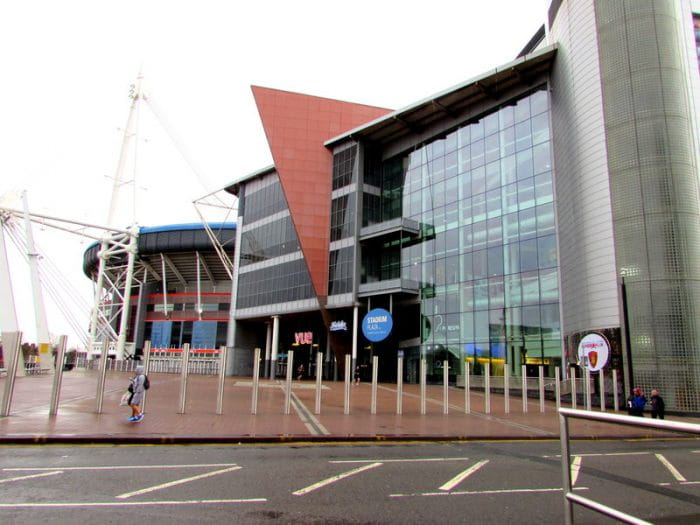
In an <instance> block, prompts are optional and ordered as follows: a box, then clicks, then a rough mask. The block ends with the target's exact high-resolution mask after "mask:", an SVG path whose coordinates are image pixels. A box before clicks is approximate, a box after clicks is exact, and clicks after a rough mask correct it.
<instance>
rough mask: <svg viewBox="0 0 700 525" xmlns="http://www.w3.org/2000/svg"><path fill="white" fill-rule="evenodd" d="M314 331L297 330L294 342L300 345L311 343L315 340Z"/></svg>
mask: <svg viewBox="0 0 700 525" xmlns="http://www.w3.org/2000/svg"><path fill="white" fill-rule="evenodd" d="M313 338H314V334H313V332H295V333H294V342H295V343H296V344H298V345H310V344H311V342H312V341H313Z"/></svg>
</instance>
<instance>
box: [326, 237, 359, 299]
mask: <svg viewBox="0 0 700 525" xmlns="http://www.w3.org/2000/svg"><path fill="white" fill-rule="evenodd" d="M328 268H329V279H328V295H335V294H341V293H349V292H352V283H353V280H354V269H355V247H354V246H350V247H348V248H341V249H340V250H333V251H331V253H330V259H329V265H328Z"/></svg>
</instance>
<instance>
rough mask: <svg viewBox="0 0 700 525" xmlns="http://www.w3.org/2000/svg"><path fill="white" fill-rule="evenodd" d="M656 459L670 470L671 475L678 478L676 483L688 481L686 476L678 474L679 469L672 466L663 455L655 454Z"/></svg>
mask: <svg viewBox="0 0 700 525" xmlns="http://www.w3.org/2000/svg"><path fill="white" fill-rule="evenodd" d="M654 455H655V456H656V458H657V459H658V460H659V461H661V464H662V465H663V466H664V467H666V468H667V469H668V471H669V472H670V473H671V475H672V476H673V477H674V478H676V481H688V480H687V479H685V476H683V474H681V473H680V472H678V469H677V468H676V467H674V466H673V465H671V462H670V461H669V460H667V459H666V457H665V456H664V455H663V454H654Z"/></svg>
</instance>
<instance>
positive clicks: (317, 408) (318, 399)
mask: <svg viewBox="0 0 700 525" xmlns="http://www.w3.org/2000/svg"><path fill="white" fill-rule="evenodd" d="M322 367H323V352H316V406H315V407H314V414H320V413H321V389H322V388H323V384H322V379H323V370H322Z"/></svg>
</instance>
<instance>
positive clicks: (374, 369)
mask: <svg viewBox="0 0 700 525" xmlns="http://www.w3.org/2000/svg"><path fill="white" fill-rule="evenodd" d="M378 369H379V356H376V355H375V356H372V402H371V403H370V408H369V411H370V414H376V413H377V371H378Z"/></svg>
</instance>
